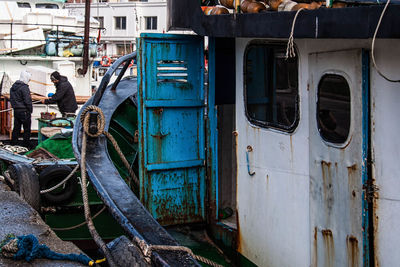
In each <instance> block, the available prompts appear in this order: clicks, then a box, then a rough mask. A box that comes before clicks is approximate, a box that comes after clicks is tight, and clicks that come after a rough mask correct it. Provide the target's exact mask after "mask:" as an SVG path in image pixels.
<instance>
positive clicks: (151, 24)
mask: <svg viewBox="0 0 400 267" xmlns="http://www.w3.org/2000/svg"><path fill="white" fill-rule="evenodd" d="M144 19H145V21H146V30H157V17H144Z"/></svg>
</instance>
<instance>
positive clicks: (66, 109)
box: [42, 71, 78, 117]
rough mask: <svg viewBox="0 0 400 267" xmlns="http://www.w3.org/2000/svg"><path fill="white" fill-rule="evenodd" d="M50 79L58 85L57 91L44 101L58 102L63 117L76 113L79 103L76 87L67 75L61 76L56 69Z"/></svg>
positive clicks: (44, 102)
mask: <svg viewBox="0 0 400 267" xmlns="http://www.w3.org/2000/svg"><path fill="white" fill-rule="evenodd" d="M50 79H51V81H52V82H53V83H54V85H55V86H56V93H55V94H54V95H52V96H51V97H50V98H48V99H43V100H42V103H43V104H54V103H57V106H58V109H59V110H60V112H61V114H62V116H63V117H67V116H70V115H75V111H76V110H77V109H78V105H77V104H76V99H75V93H74V89H73V88H72V85H71V84H70V83H69V81H68V79H67V77H65V76H61V75H60V73H59V72H58V71H55V72H53V73H52V74H51V75H50Z"/></svg>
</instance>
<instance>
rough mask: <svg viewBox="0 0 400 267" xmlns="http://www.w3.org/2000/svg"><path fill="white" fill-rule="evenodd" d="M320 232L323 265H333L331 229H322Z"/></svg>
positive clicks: (326, 266)
mask: <svg viewBox="0 0 400 267" xmlns="http://www.w3.org/2000/svg"><path fill="white" fill-rule="evenodd" d="M321 232H322V238H323V239H324V248H325V264H324V267H333V266H334V263H335V243H334V241H333V234H332V231H331V230H330V229H324V230H322V231H321Z"/></svg>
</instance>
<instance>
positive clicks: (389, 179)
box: [371, 40, 400, 266]
mask: <svg viewBox="0 0 400 267" xmlns="http://www.w3.org/2000/svg"><path fill="white" fill-rule="evenodd" d="M399 45H400V42H399V40H377V41H376V44H375V46H376V53H375V60H376V63H377V65H378V68H379V69H380V70H381V72H382V73H383V74H384V75H386V76H388V77H389V78H391V79H397V80H400V71H399V70H400V51H399V49H398V47H399ZM371 66H372V60H371ZM371 95H372V101H371V106H372V112H371V113H372V119H371V123H372V146H373V161H374V163H375V164H374V167H375V175H374V178H375V184H376V185H377V187H378V189H379V191H378V194H377V195H378V196H379V197H378V199H376V200H375V212H376V214H375V218H374V223H375V224H376V226H377V227H376V228H375V260H376V266H398V265H399V262H400V254H399V253H398V248H399V246H400V239H399V236H400V228H399V227H398V225H399V222H400V213H399V211H400V193H399V192H400V179H399V177H400V167H399V166H400V165H399V163H398V162H397V160H398V159H399V158H400V141H399V139H398V136H399V131H400V124H399V120H398V118H399V114H400V104H399V101H400V83H392V82H388V81H386V80H385V79H384V78H382V77H381V76H380V75H379V74H378V73H377V71H376V69H375V68H374V67H371Z"/></svg>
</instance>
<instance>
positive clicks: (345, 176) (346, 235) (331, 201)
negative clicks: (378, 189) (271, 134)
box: [309, 50, 368, 267]
mask: <svg viewBox="0 0 400 267" xmlns="http://www.w3.org/2000/svg"><path fill="white" fill-rule="evenodd" d="M361 55H362V54H361V50H349V51H338V52H327V53H316V54H311V55H310V57H309V66H310V75H311V76H310V118H311V119H310V157H311V158H310V223H311V225H310V233H311V234H312V235H313V238H311V240H312V244H311V250H312V251H311V259H312V266H314V267H316V266H321V267H322V266H325V267H333V266H338V267H339V266H362V265H363V259H364V258H368V255H365V254H368V251H366V250H363V244H364V242H365V240H364V239H363V234H364V233H363V226H364V225H363V219H365V218H363V215H365V212H363V197H362V196H363V187H362V185H363V171H362V166H363V165H365V159H364V155H365V153H363V152H364V151H363V149H364V146H363V144H364V143H363V141H365V140H363V133H364V132H363V131H364V130H365V129H364V128H363V126H364V125H363V102H362V92H363V91H362V89H363V88H362V72H361V66H362V58H361ZM326 74H334V75H339V76H342V77H344V78H345V79H346V81H347V83H348V85H349V88H350V101H351V109H350V110H351V119H350V132H349V136H348V138H347V140H346V141H345V142H344V143H340V144H333V143H329V142H328V141H325V140H324V139H323V138H322V137H321V134H320V132H319V130H318V127H317V121H316V112H317V108H316V106H317V105H316V102H317V96H318V85H319V82H320V80H321V78H322V77H323V76H324V75H326ZM338 101H340V100H338ZM366 266H367V265H366Z"/></svg>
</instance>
